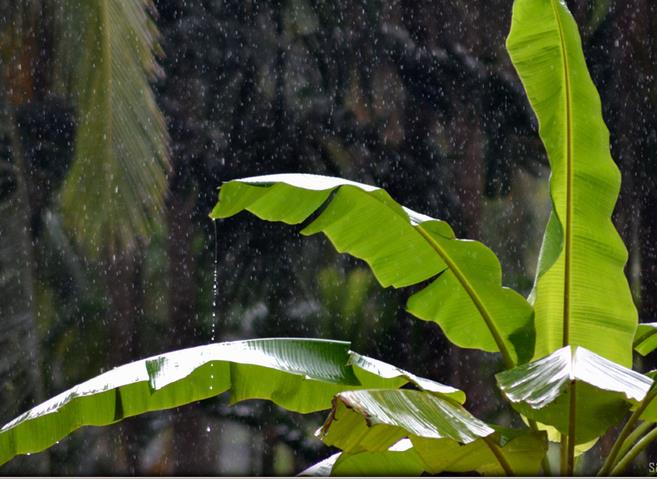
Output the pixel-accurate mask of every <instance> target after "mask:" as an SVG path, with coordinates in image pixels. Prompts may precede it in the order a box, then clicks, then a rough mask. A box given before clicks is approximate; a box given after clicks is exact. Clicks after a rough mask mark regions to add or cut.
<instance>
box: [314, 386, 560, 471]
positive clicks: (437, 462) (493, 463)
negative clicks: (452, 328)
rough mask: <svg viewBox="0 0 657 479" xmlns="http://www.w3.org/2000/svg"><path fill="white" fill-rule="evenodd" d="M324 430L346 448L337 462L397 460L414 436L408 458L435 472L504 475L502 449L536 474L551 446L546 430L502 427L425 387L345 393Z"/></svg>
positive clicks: (517, 466) (512, 463)
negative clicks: (416, 389) (542, 431)
mask: <svg viewBox="0 0 657 479" xmlns="http://www.w3.org/2000/svg"><path fill="white" fill-rule="evenodd" d="M318 434H319V435H320V437H322V440H323V441H324V442H325V443H327V444H328V445H332V446H336V447H338V448H340V449H342V450H343V455H344V457H345V459H341V458H336V461H335V467H336V468H337V466H338V464H339V463H340V461H341V460H344V461H346V460H347V459H346V458H347V457H352V458H353V459H352V460H353V462H354V463H356V462H358V463H359V464H360V461H363V463H364V462H365V461H369V460H371V461H375V460H377V458H378V459H381V460H384V459H383V458H386V459H385V460H388V459H390V460H391V459H392V457H393V455H392V453H393V452H398V450H399V449H400V448H399V445H400V444H404V442H403V441H404V440H406V439H410V444H412V446H413V449H412V450H413V454H411V453H410V452H409V451H410V445H409V447H408V448H404V451H406V455H405V456H404V461H407V462H408V468H409V472H413V473H415V468H416V467H418V466H420V465H421V466H422V470H423V471H425V472H428V473H431V474H437V473H440V472H472V471H476V472H479V473H482V474H490V475H501V474H505V473H506V472H507V470H506V469H505V467H504V466H502V464H501V462H500V459H499V458H498V455H499V456H501V457H502V458H503V459H502V460H503V461H504V462H505V464H506V467H508V468H510V469H511V470H513V471H514V472H515V473H528V474H530V473H532V474H535V473H536V472H537V471H538V470H539V468H540V463H541V460H542V458H543V456H544V455H545V452H546V451H547V439H546V435H545V433H535V432H532V431H529V430H524V431H511V430H503V429H500V430H496V429H494V428H492V427H490V426H488V425H487V424H486V423H484V422H482V421H480V420H479V419H477V418H475V417H474V416H472V415H471V414H470V413H469V412H467V411H466V410H465V409H463V407H461V406H459V405H457V404H455V403H453V402H451V401H449V400H446V399H443V398H439V397H436V396H434V395H431V394H428V393H426V392H422V391H407V390H363V391H348V392H344V393H340V394H338V395H337V396H336V400H335V402H334V406H333V410H332V412H331V415H330V416H329V418H328V419H327V421H326V423H325V424H324V426H323V427H322V428H321V429H320V431H319V432H318ZM407 445H408V444H407ZM494 450H495V452H494ZM356 458H358V459H356ZM329 462H330V461H329ZM328 464H329V463H328V462H327V463H325V464H324V465H323V466H322V467H323V468H326V467H327V466H328ZM349 472H351V471H349ZM334 473H335V471H334Z"/></svg>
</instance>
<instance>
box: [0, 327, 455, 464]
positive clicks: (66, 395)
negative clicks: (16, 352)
mask: <svg viewBox="0 0 657 479" xmlns="http://www.w3.org/2000/svg"><path fill="white" fill-rule="evenodd" d="M372 361H373V360H371V359H370V358H366V357H363V356H360V355H357V354H355V353H352V352H350V351H349V343H346V342H341V341H324V340H312V339H254V340H248V341H235V342H229V343H217V344H210V345H207V346H199V347H196V348H189V349H183V350H180V351H175V352H171V353H166V354H162V355H159V356H154V357H152V358H149V359H144V360H141V361H136V362H133V363H130V364H126V365H124V366H121V367H118V368H115V369H113V370H111V371H108V372H106V373H104V374H101V375H99V376H97V377H95V378H93V379H90V380H89V381H86V382H84V383H81V384H79V385H77V386H75V387H73V388H71V389H69V390H68V391H65V392H63V393H61V394H59V395H58V396H56V397H53V398H52V399H50V400H48V401H46V402H44V403H42V404H40V405H38V406H36V407H35V408H33V409H31V410H30V411H28V412H26V413H25V414H23V415H21V416H19V417H17V418H16V419H14V420H13V421H11V422H10V423H8V424H6V425H5V426H4V427H3V428H2V429H0V464H2V463H5V462H7V461H8V460H10V459H11V458H12V457H14V456H16V455H18V454H26V453H33V452H38V451H41V450H43V449H45V448H47V447H49V446H51V445H52V444H54V443H55V442H56V441H58V440H60V439H61V438H63V437H64V436H66V435H68V434H69V433H71V432H72V431H74V430H75V429H77V428H79V427H81V426H85V425H94V426H102V425H107V424H111V423H114V422H116V421H119V420H121V419H123V418H126V417H130V416H135V415H137V414H142V413H144V412H148V411H157V410H161V409H169V408H172V407H176V406H180V405H182V404H188V403H191V402H195V401H199V400H202V399H206V398H209V397H213V396H216V395H218V394H221V393H223V392H226V391H229V392H230V397H231V401H232V402H238V401H243V400H246V399H268V400H271V401H273V402H274V403H276V404H278V405H280V406H282V407H285V408H287V409H289V410H292V411H297V412H301V413H307V412H312V411H318V410H322V409H329V408H330V407H331V398H332V397H333V396H334V395H335V394H337V393H338V392H341V391H344V390H347V389H348V390H353V389H360V388H370V387H392V388H396V387H399V386H402V385H404V384H407V383H409V382H410V383H414V384H415V385H416V386H417V387H423V386H426V387H427V388H428V389H430V390H431V392H427V394H430V395H432V396H436V397H443V398H450V400H454V401H462V400H464V395H463V393H462V392H461V391H458V390H456V389H454V388H450V387H448V386H443V385H441V384H439V383H436V382H433V381H430V380H428V379H422V378H417V377H416V376H413V375H411V374H410V373H406V372H405V371H403V370H401V369H398V368H395V367H393V366H390V365H386V364H385V363H382V362H380V361H376V362H374V363H375V364H377V366H378V368H375V367H373V366H372V364H373V363H372ZM356 363H357V364H358V365H356ZM360 365H362V367H361V366H360ZM378 371H383V374H384V377H379V376H377V375H376V374H377V372H378ZM418 380H419V381H418ZM420 384H421V385H422V386H420Z"/></svg>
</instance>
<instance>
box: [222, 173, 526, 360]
mask: <svg viewBox="0 0 657 479" xmlns="http://www.w3.org/2000/svg"><path fill="white" fill-rule="evenodd" d="M243 210H246V211H250V212H251V213H253V214H255V215H256V216H258V217H259V218H261V219H265V220H268V221H282V222H284V223H288V224H299V223H303V222H304V221H306V220H309V219H310V218H312V221H311V222H310V224H308V225H306V226H305V228H304V229H303V230H302V231H301V232H302V234H305V235H311V234H315V233H319V232H323V233H324V234H325V235H326V236H327V237H328V238H329V239H330V240H331V242H332V243H333V245H334V246H335V248H336V249H337V250H338V251H339V252H347V253H349V254H351V255H353V256H356V257H357V258H361V259H363V260H365V261H366V262H367V263H368V264H369V266H370V267H371V268H372V271H373V272H374V275H375V276H376V278H377V279H378V280H379V282H380V283H381V284H382V285H383V286H384V287H388V286H394V287H396V288H400V287H404V286H410V285H414V284H417V283H420V282H422V281H426V280H430V279H433V282H432V283H431V284H429V286H427V287H426V288H424V289H423V290H421V291H420V292H418V293H416V294H415V295H413V296H412V297H411V298H410V299H409V301H408V305H407V307H408V311H409V312H410V313H412V314H414V315H415V316H417V317H419V318H421V319H425V320H428V321H434V322H436V323H438V324H439V325H440V327H441V328H442V329H443V331H444V332H445V334H446V335H447V337H448V338H449V339H450V340H451V341H452V342H453V343H455V344H457V345H458V346H462V347H466V348H476V349H482V350H484V351H490V352H495V351H500V352H502V354H503V356H504V358H505V361H506V363H507V364H508V365H509V366H511V365H512V364H515V363H517V362H523V361H525V360H528V359H529V357H531V355H532V353H533V324H532V310H531V307H530V306H529V304H528V303H527V302H526V301H525V299H524V298H523V297H522V296H520V295H519V294H517V293H516V292H514V291H512V290H510V289H508V288H503V287H502V284H501V281H502V278H501V274H502V273H501V268H500V264H499V261H498V260H497V258H496V257H495V255H494V254H493V252H492V251H490V250H489V249H488V248H486V247H485V246H484V245H482V244H481V243H477V242H474V241H465V240H458V239H456V237H455V236H454V232H453V231H452V229H451V228H450V226H449V225H448V224H447V223H445V222H443V221H440V220H436V219H433V218H430V217H428V216H424V215H421V214H419V213H416V212H414V211H412V210H409V209H408V208H404V207H402V206H400V205H399V204H398V203H396V202H395V201H394V200H393V199H392V198H391V197H390V196H389V195H388V194H387V193H386V192H385V191H384V190H381V189H379V188H376V187H373V186H369V185H364V184H360V183H355V182H352V181H348V180H343V179H340V178H331V177H326V176H318V175H307V174H282V175H271V176H261V177H254V178H245V179H241V180H234V181H230V182H228V183H225V184H224V185H223V186H222V188H221V192H220V199H219V202H218V203H217V206H215V208H214V210H213V211H212V215H211V216H212V217H213V218H226V217H229V216H232V215H235V214H237V213H239V212H240V211H243ZM313 215H316V216H313Z"/></svg>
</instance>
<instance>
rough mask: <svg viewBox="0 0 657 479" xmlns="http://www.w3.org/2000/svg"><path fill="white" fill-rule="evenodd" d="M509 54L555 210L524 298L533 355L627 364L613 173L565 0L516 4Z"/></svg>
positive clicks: (628, 315)
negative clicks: (578, 353)
mask: <svg viewBox="0 0 657 479" xmlns="http://www.w3.org/2000/svg"><path fill="white" fill-rule="evenodd" d="M507 48H508V51H509V54H510V56H511V59H512V61H513V64H514V65H515V67H516V69H517V71H518V74H519V75H520V79H521V80H522V83H523V85H524V87H525V90H526V91H527V95H528V97H529V101H530V103H531V105H532V107H533V109H534V111H535V112H536V116H537V118H538V121H539V125H540V129H539V133H540V136H541V139H542V140H543V143H544V145H545V148H546V150H547V153H548V158H549V161H550V167H551V170H552V175H551V178H550V194H551V199H552V206H553V208H552V213H551V216H550V219H549V221H548V226H547V229H546V232H545V236H544V239H543V245H542V248H541V253H540V258H539V265H538V271H537V276H536V281H535V285H534V290H533V292H532V294H531V296H530V301H531V302H532V303H533V304H534V308H535V318H536V320H535V324H536V352H535V355H534V358H535V359H537V358H541V357H544V356H547V355H548V354H550V353H552V352H553V351H555V350H557V349H559V348H561V347H563V346H566V345H573V346H582V347H584V348H586V349H589V350H591V351H593V352H595V353H597V354H599V355H601V356H603V357H605V358H607V359H609V360H611V361H613V362H615V363H618V364H620V365H623V366H625V367H631V366H632V340H633V339H634V333H635V330H636V326H637V313H636V308H635V306H634V303H633V301H632V296H631V293H630V288H629V285H628V282H627V279H626V277H625V274H624V271H623V268H624V265H625V263H626V261H627V250H626V248H625V246H624V244H623V241H622V240H621V238H620V236H619V234H618V232H617V231H616V229H615V228H614V225H613V223H612V221H611V215H612V212H613V209H614V205H615V203H616V200H617V198H618V193H619V190H620V173H619V171H618V168H617V167H616V165H615V164H614V162H613V160H612V158H611V154H610V149H609V132H608V130H607V127H606V126H605V123H604V120H603V118H602V109H601V105H600V97H599V95H598V92H597V90H596V88H595V85H594V84H593V82H592V80H591V77H590V75H589V72H588V69H587V66H586V61H585V59H584V54H583V52H582V45H581V41H580V37H579V32H578V30H577V24H576V23H575V20H574V19H573V17H572V15H571V14H570V12H569V11H568V7H567V6H566V2H564V1H562V0H540V1H537V0H516V1H515V2H514V6H513V21H512V26H511V32H510V34H509V38H508V41H507Z"/></svg>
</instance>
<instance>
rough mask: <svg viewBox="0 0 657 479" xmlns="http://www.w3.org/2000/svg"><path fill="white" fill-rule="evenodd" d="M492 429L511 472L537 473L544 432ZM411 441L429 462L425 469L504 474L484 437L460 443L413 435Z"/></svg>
mask: <svg viewBox="0 0 657 479" xmlns="http://www.w3.org/2000/svg"><path fill="white" fill-rule="evenodd" d="M495 430H496V431H495V434H493V435H492V436H491V438H490V440H491V441H492V442H493V444H495V445H496V446H497V447H498V449H499V452H500V454H503V456H504V458H505V460H506V462H507V463H508V464H509V467H510V468H511V470H512V471H513V473H514V474H517V475H522V476H536V475H537V474H538V473H539V471H540V469H541V461H542V460H543V458H544V457H545V454H546V453H547V450H548V441H547V437H546V434H545V433H542V432H534V431H531V430H529V429H522V430H512V429H504V428H495ZM413 444H414V446H415V449H416V450H417V452H418V454H419V455H420V457H421V458H422V459H423V461H424V462H425V464H426V465H427V466H428V467H427V469H426V470H427V471H428V472H429V471H431V472H434V473H438V472H443V471H446V472H454V473H467V472H471V471H475V472H478V473H479V474H483V475H486V476H503V475H506V471H505V470H504V468H503V467H502V466H501V465H500V462H499V460H498V459H497V458H496V457H495V455H494V454H493V452H492V450H491V447H490V445H489V444H487V443H486V442H485V441H483V440H478V441H475V442H473V443H471V444H465V445H461V444H457V443H455V442H447V441H440V442H439V443H436V441H432V440H430V439H421V438H415V439H413Z"/></svg>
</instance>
